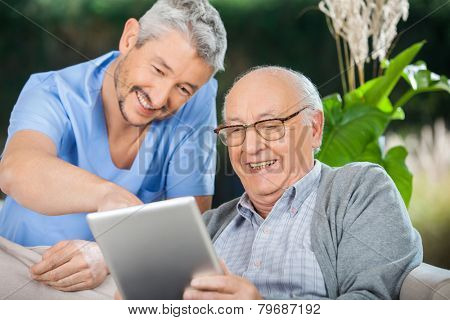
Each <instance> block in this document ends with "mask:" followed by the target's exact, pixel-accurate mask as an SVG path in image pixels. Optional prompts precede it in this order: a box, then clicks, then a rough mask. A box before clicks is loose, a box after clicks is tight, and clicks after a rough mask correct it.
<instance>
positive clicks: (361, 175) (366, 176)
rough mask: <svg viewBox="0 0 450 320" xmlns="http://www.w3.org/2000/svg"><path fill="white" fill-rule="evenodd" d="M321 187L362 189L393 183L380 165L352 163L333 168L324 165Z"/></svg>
mask: <svg viewBox="0 0 450 320" xmlns="http://www.w3.org/2000/svg"><path fill="white" fill-rule="evenodd" d="M321 175H322V177H321V186H322V187H326V188H341V187H346V188H352V187H353V188H361V187H369V188H370V187H371V186H373V185H374V184H377V183H380V182H381V183H393V182H392V179H391V178H390V177H389V175H388V174H387V172H386V171H385V170H384V168H383V167H381V166H380V165H377V164H374V163H370V162H352V163H349V164H346V165H344V166H342V167H336V168H332V167H329V166H327V165H324V164H322V173H321Z"/></svg>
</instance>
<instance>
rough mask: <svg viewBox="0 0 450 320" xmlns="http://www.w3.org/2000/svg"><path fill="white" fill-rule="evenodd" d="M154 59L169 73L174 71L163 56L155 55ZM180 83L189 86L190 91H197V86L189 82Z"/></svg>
mask: <svg viewBox="0 0 450 320" xmlns="http://www.w3.org/2000/svg"><path fill="white" fill-rule="evenodd" d="M155 60H156V62H157V63H159V64H161V65H162V66H163V67H164V68H165V69H167V71H169V72H170V73H172V74H173V73H174V72H173V70H172V68H171V67H170V66H169V65H168V64H167V63H166V62H165V61H164V59H163V58H161V57H159V56H156V57H155ZM182 84H184V85H186V86H189V87H191V89H192V91H197V89H198V86H197V85H195V84H192V83H189V82H183V83H182Z"/></svg>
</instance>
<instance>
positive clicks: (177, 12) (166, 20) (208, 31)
mask: <svg viewBox="0 0 450 320" xmlns="http://www.w3.org/2000/svg"><path fill="white" fill-rule="evenodd" d="M139 25H140V30H139V35H138V40H137V43H136V46H137V47H138V48H139V47H141V46H142V45H143V44H144V43H145V42H146V41H147V40H153V39H157V38H159V37H160V36H161V35H163V34H164V33H165V32H167V31H169V30H171V29H175V30H178V31H180V32H182V33H184V34H186V35H188V36H189V38H190V40H191V41H192V43H193V45H194V47H195V48H196V50H197V53H198V55H199V56H200V57H201V58H202V59H204V60H205V61H206V63H208V64H209V65H210V66H211V67H212V68H213V70H214V74H215V73H216V72H217V71H220V70H224V58H225V51H226V49H227V38H226V37H227V34H226V31H225V27H224V25H223V22H222V20H221V19H220V15H219V13H218V12H217V10H216V9H214V8H213V6H211V4H209V2H208V0H158V1H156V3H155V4H154V5H153V6H152V7H151V8H150V9H149V10H148V11H147V12H146V13H145V14H144V15H143V16H142V17H141V18H140V19H139Z"/></svg>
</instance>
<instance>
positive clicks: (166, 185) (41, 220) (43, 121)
mask: <svg viewBox="0 0 450 320" xmlns="http://www.w3.org/2000/svg"><path fill="white" fill-rule="evenodd" d="M117 56H118V52H110V53H108V54H106V55H103V56H101V57H99V58H97V59H94V60H91V61H88V62H85V63H81V64H78V65H75V66H71V67H69V68H65V69H62V70H59V71H52V72H46V73H39V74H34V75H32V76H31V77H30V79H29V80H28V82H27V83H26V85H25V87H24V88H23V90H22V92H21V94H20V96H19V99H18V101H17V103H16V105H15V106H14V109H13V111H12V113H11V118H10V125H9V128H8V140H9V139H10V138H11V137H12V136H13V135H14V133H16V132H17V131H20V130H27V129H28V130H36V131H39V132H41V133H43V134H46V135H47V136H48V137H50V138H51V139H52V140H53V142H54V143H55V145H56V148H57V154H58V157H59V158H60V159H62V160H64V161H67V162H69V163H71V164H73V165H76V166H78V167H80V168H82V169H84V170H87V171H89V172H91V173H93V174H95V175H97V176H99V177H102V178H104V179H107V180H109V181H112V182H114V183H116V184H118V185H120V186H122V187H123V188H125V189H127V190H128V191H130V192H131V193H133V194H135V195H136V196H137V197H139V198H140V199H141V200H142V201H143V202H144V203H148V202H152V201H157V200H161V199H164V198H173V197H181V196H199V195H212V194H213V193H214V176H215V166H216V137H215V136H214V133H213V132H212V129H213V128H214V127H216V125H217V120H216V106H215V100H216V93H217V81H216V80H215V79H211V80H209V81H208V82H207V83H206V84H205V85H203V86H202V87H201V88H200V89H199V91H198V92H197V93H196V94H195V95H194V96H193V97H192V98H191V99H190V100H189V101H188V102H187V103H186V104H185V105H184V106H183V107H182V108H181V109H180V110H179V111H178V112H177V113H176V114H175V115H173V116H172V117H170V118H168V119H164V120H162V121H153V122H152V123H151V125H150V127H149V130H148V132H147V135H146V137H145V140H144V143H142V145H141V148H140V150H139V152H138V154H137V156H136V159H135V160H134V162H133V164H132V166H131V168H130V169H129V170H126V169H119V168H117V167H116V166H115V165H114V163H113V162H112V160H111V155H110V151H109V142H108V135H107V128H106V123H105V115H104V111H103V103H102V99H101V87H102V81H103V77H104V73H105V70H106V69H107V67H108V65H109V64H110V63H111V62H112V61H113V60H114V59H115V58H116V57H117ZM7 143H8V142H7ZM66 192H68V193H70V192H71V191H70V188H67V190H66ZM85 216H86V213H76V214H67V215H62V216H46V215H43V214H39V213H37V212H34V211H31V210H29V209H27V208H24V207H23V206H21V205H20V204H18V203H17V202H16V201H15V200H14V199H12V198H11V197H7V198H6V200H5V204H4V206H3V208H2V209H1V212H0V235H1V236H3V237H5V238H7V239H9V240H11V241H14V242H16V243H19V244H21V245H24V246H37V245H54V244H55V243H57V242H59V241H61V240H68V239H85V240H93V237H92V234H91V231H90V230H89V227H88V225H87V223H86V218H85Z"/></svg>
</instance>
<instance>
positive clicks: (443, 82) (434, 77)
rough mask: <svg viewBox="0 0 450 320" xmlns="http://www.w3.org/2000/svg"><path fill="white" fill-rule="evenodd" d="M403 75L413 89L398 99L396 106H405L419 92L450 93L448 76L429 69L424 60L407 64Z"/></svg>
mask: <svg viewBox="0 0 450 320" xmlns="http://www.w3.org/2000/svg"><path fill="white" fill-rule="evenodd" d="M402 76H403V78H404V79H405V81H406V82H407V83H408V84H409V86H410V88H411V89H409V90H408V91H407V92H406V93H405V94H404V95H403V96H402V97H401V98H400V99H399V100H398V101H397V103H396V104H395V106H396V107H402V106H404V105H405V104H406V103H407V102H408V101H409V100H410V99H411V98H412V97H414V96H415V95H416V94H419V93H423V92H433V91H445V92H447V93H450V81H449V80H448V78H447V77H446V76H444V75H441V76H440V75H438V74H436V73H434V72H432V71H430V70H428V69H427V65H426V63H425V62H424V61H417V62H416V63H414V64H412V65H409V66H407V67H406V68H405V69H404V70H403V73H402Z"/></svg>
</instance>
